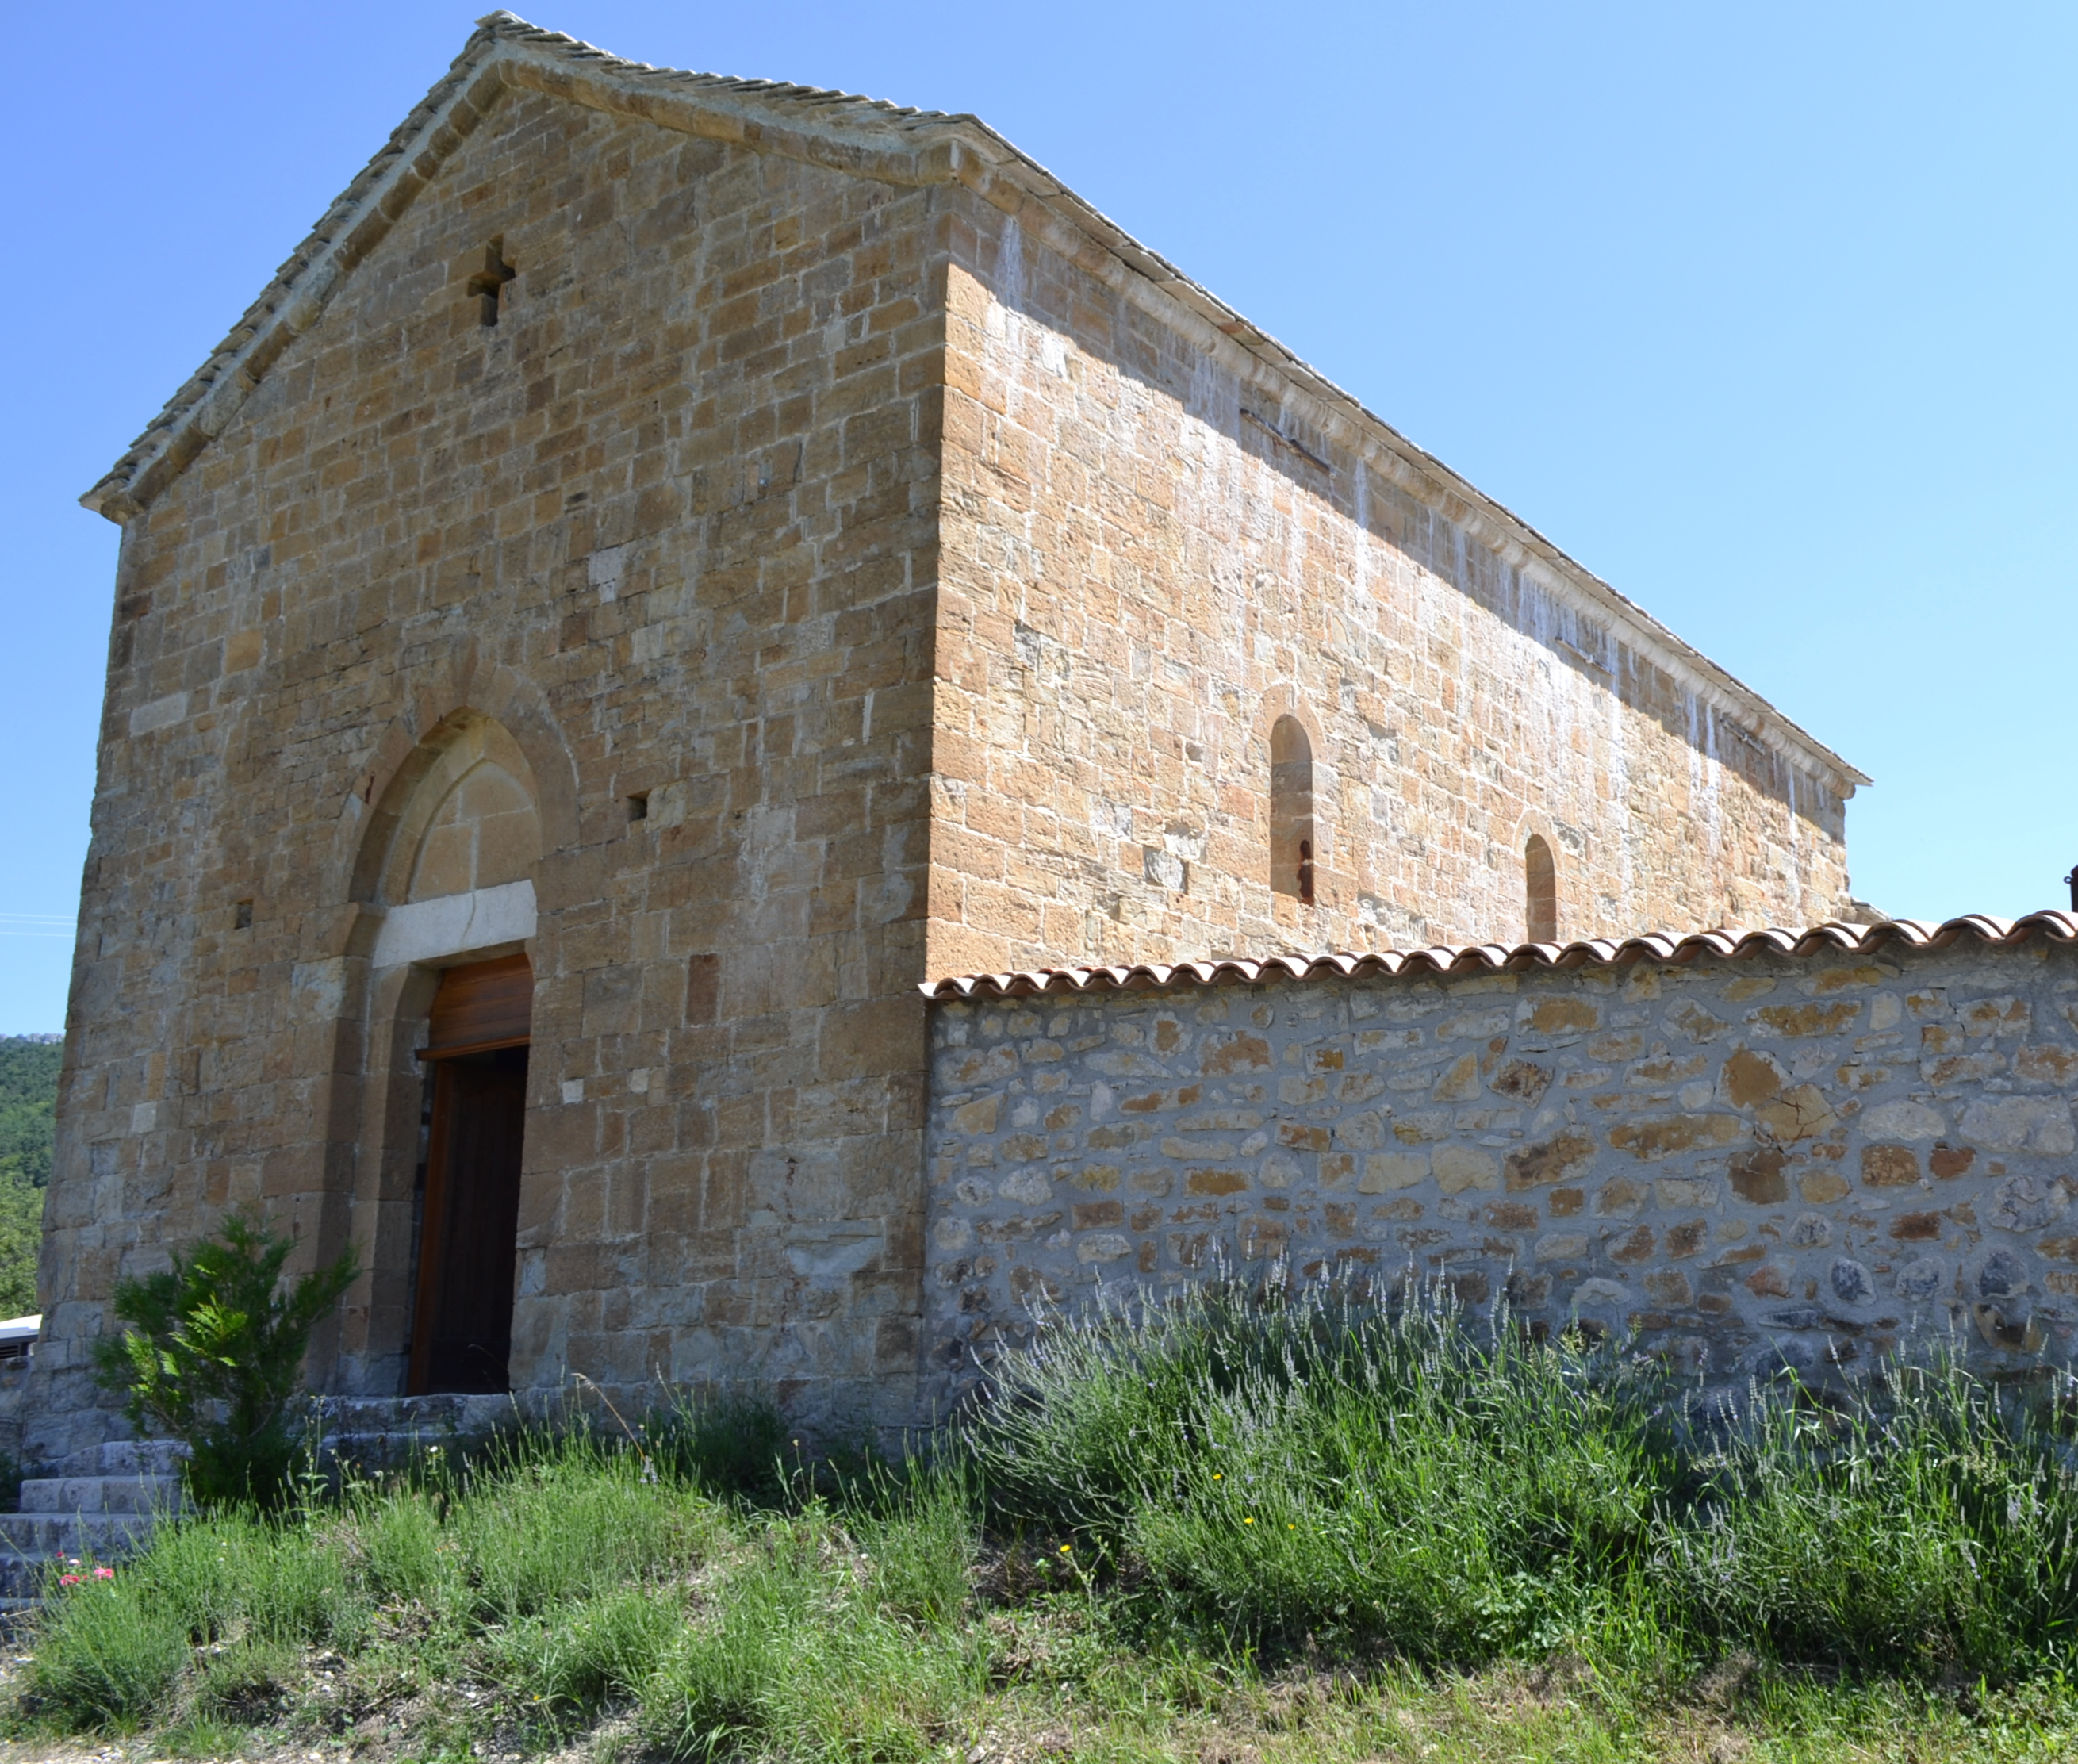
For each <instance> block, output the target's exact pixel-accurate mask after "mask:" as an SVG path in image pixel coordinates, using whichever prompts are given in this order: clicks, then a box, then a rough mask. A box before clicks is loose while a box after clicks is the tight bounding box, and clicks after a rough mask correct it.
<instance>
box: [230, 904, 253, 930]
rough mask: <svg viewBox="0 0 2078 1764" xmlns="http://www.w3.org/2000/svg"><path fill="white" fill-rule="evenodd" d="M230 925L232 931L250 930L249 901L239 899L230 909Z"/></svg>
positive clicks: (250, 911) (250, 909) (250, 907)
mask: <svg viewBox="0 0 2078 1764" xmlns="http://www.w3.org/2000/svg"><path fill="white" fill-rule="evenodd" d="M231 925H232V929H233V930H234V931H250V930H251V929H252V902H251V901H249V900H241V901H239V902H237V903H236V904H235V905H234V907H232V915H231Z"/></svg>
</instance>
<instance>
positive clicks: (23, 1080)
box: [0, 1036, 65, 1317]
mask: <svg viewBox="0 0 2078 1764" xmlns="http://www.w3.org/2000/svg"><path fill="white" fill-rule="evenodd" d="M64 1051H65V1050H64V1049H63V1047H62V1045H61V1044H60V1043H59V1042H57V1041H56V1040H43V1039H41V1038H40V1037H38V1036H0V1316H8V1317H14V1316H21V1315H23V1313H24V1312H31V1311H34V1310H35V1308H36V1248H37V1244H38V1241H39V1240H40V1237H41V1236H42V1232H43V1223H44V1187H45V1186H46V1185H47V1184H48V1182H50V1179H51V1152H52V1145H53V1144H54V1141H55V1128H56V1116H57V1102H58V1067H59V1065H60V1062H61V1060H62V1059H63V1057H64Z"/></svg>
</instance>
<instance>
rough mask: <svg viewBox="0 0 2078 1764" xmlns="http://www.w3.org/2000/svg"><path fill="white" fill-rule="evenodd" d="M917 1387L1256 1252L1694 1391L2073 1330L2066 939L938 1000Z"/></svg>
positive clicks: (2076, 1169)
mask: <svg viewBox="0 0 2078 1764" xmlns="http://www.w3.org/2000/svg"><path fill="white" fill-rule="evenodd" d="M931 1043H932V1095H931V1114H930V1125H929V1129H928V1148H927V1150H928V1158H929V1169H930V1233H929V1249H928V1278H927V1282H926V1291H927V1299H926V1303H927V1306H928V1315H927V1329H928V1338H929V1352H930V1357H931V1362H932V1366H933V1377H934V1379H935V1380H936V1386H935V1387H936V1388H937V1390H938V1391H940V1392H941V1395H942V1394H943V1393H944V1392H945V1391H946V1390H947V1389H948V1388H949V1387H951V1386H956V1385H957V1384H958V1382H960V1381H961V1380H962V1378H965V1377H966V1376H969V1375H970V1374H971V1372H972V1370H973V1367H974V1365H975V1363H976V1362H977V1361H978V1360H985V1359H986V1357H987V1355H988V1353H990V1352H991V1348H992V1346H993V1345H995V1344H996V1343H998V1342H999V1341H1004V1340H1006V1339H1016V1338H1017V1337H1020V1336H1022V1335H1023V1334H1024V1332H1026V1331H1028V1330H1029V1328H1030V1327H1031V1321H1032V1318H1033V1315H1034V1313H1035V1311H1037V1310H1039V1309H1041V1308H1043V1307H1048V1306H1054V1305H1074V1304H1076V1303H1083V1302H1087V1301H1088V1300H1089V1299H1091V1296H1092V1295H1093V1294H1094V1293H1095V1291H1096V1290H1097V1289H1098V1288H1099V1287H1108V1288H1111V1289H1112V1290H1113V1291H1115V1292H1116V1291H1120V1290H1121V1289H1123V1290H1127V1291H1131V1290H1151V1291H1160V1290H1162V1289H1163V1288H1166V1287H1175V1286H1176V1285H1178V1284H1179V1283H1183V1282H1192V1281H1199V1280H1203V1279H1204V1278H1206V1277H1207V1276H1208V1274H1209V1273H1211V1272H1212V1270H1215V1269H1216V1268H1217V1267H1220V1266H1225V1267H1226V1268H1228V1269H1229V1270H1237V1271H1238V1270H1246V1269H1249V1268H1251V1267H1260V1266H1262V1265H1263V1264H1265V1263H1268V1262H1271V1261H1275V1260H1277V1259H1278V1258H1283V1259H1284V1260H1285V1261H1287V1262H1288V1265H1289V1267H1290V1270H1291V1273H1292V1274H1295V1275H1296V1276H1298V1277H1300V1278H1315V1277H1318V1276H1321V1275H1322V1274H1327V1273H1329V1272H1330V1271H1333V1270H1342V1271H1343V1272H1346V1273H1348V1274H1352V1275H1354V1276H1357V1277H1359V1278H1370V1279H1371V1280H1373V1281H1375V1282H1383V1283H1384V1285H1385V1286H1387V1287H1390V1286H1392V1285H1393V1284H1396V1283H1397V1282H1401V1281H1403V1280H1404V1279H1406V1278H1410V1277H1412V1278H1421V1279H1429V1278H1433V1279H1437V1280H1442V1281H1444V1282H1447V1283H1448V1285H1449V1286H1450V1287H1451V1288H1452V1289H1454V1291H1455V1293H1456V1294H1457V1295H1458V1297H1459V1298H1461V1299H1463V1300H1464V1301H1465V1302H1466V1303H1468V1304H1473V1305H1486V1304H1488V1303H1492V1302H1493V1301H1496V1300H1499V1299H1502V1298H1503V1297H1504V1296H1505V1298H1506V1299H1507V1301H1508V1304H1509V1305H1510V1306H1511V1307H1512V1308H1513V1311H1514V1312H1516V1313H1517V1314H1518V1315H1519V1316H1521V1318H1523V1319H1524V1320H1525V1321H1526V1322H1528V1323H1529V1324H1532V1325H1533V1326H1542V1327H1544V1328H1557V1327H1561V1326H1563V1325H1564V1324H1567V1322H1569V1321H1571V1320H1575V1319H1579V1320H1586V1321H1587V1322H1588V1323H1589V1324H1592V1325H1596V1326H1600V1327H1603V1328H1610V1329H1614V1330H1619V1331H1634V1332H1636V1334H1637V1337H1638V1340H1639V1341H1641V1343H1642V1345H1644V1346H1645V1347H1646V1349H1650V1350H1652V1351H1654V1352H1656V1353H1663V1354H1665V1355H1666V1356H1667V1357H1669V1358H1671V1360H1673V1361H1674V1362H1677V1363H1678V1364H1680V1366H1684V1367H1686V1368H1689V1369H1691V1370H1696V1371H1699V1372H1701V1373H1704V1374H1707V1375H1709V1376H1712V1377H1714V1378H1730V1377H1733V1376H1735V1375H1738V1374H1742V1373H1743V1372H1745V1371H1746V1370H1752V1369H1755V1368H1763V1367H1767V1366H1775V1365H1779V1364H1780V1363H1781V1362H1784V1361H1787V1362H1790V1363H1792V1364H1794V1365H1795V1366H1799V1367H1801V1368H1805V1369H1823V1368H1824V1367H1826V1366H1830V1365H1840V1364H1846V1363H1852V1362H1857V1361H1865V1360H1866V1359H1867V1357H1870V1356H1872V1355H1876V1354H1880V1353H1882V1352H1883V1351H1884V1349H1887V1348H1889V1347H1891V1346H1892V1345H1895V1344H1896V1343H1898V1342H1900V1341H1901V1340H1903V1339H1904V1338H1905V1337H1908V1336H1909V1335H1910V1334H1912V1333H1913V1332H1915V1331H1917V1332H1926V1331H1928V1330H1946V1329H1947V1328H1950V1327H1951V1326H1952V1327H1953V1328H1956V1329H1958V1330H1959V1331H1960V1332H1962V1333H1963V1336H1964V1337H1965V1338H1966V1339H1967V1342H1968V1344H1969V1345H1970V1346H1971V1348H1972V1349H1973V1350H1974V1351H1975V1352H1976V1353H1979V1354H1980V1355H1981V1356H1983V1357H1985V1358H1986V1359H1988V1361H1990V1362H1992V1363H1995V1364H1997V1365H2000V1366H2018V1365H2023V1364H2027V1363H2030V1362H2033V1361H2034V1360H2035V1359H2037V1358H2038V1357H2040V1356H2043V1355H2045V1354H2046V1355H2050V1356H2053V1357H2064V1356H2067V1355H2068V1353H2070V1351H2071V1348H2072V1341H2073V1335H2074V1330H2078V1212H2074V1211H2072V1199H2073V1198H2074V1196H2078V1156H2074V1149H2078V1141H2074V1136H2073V1124H2072V1100H2073V1095H2074V1093H2078V948H2072V947H2069V946H2056V945H2045V944H2044V943H2043V942H2042V941H2040V940H2036V941H2034V942H2030V943H2028V944H2026V945H2022V947H2020V948H2018V949H2011V950H2004V951H2001V950H1995V949H1987V948H1986V947H1984V945H1980V944H1976V943H1975V942H1973V941H1972V940H1970V939H1967V938H1966V939H1964V940H1963V941H1962V942H1960V943H1959V944H1957V945H1952V946H1951V947H1950V948H1949V949H1947V950H1945V951H1942V952H1939V953H1926V952H1922V953H1909V952H1901V951H1896V950H1894V949H1892V950H1886V951H1885V952H1884V953H1880V954H1877V955H1875V956H1871V957H1854V958H1852V959H1850V960H1846V961H1842V960H1840V959H1838V958H1837V957H1836V958H1834V959H1832V960H1826V959H1823V958H1809V957H1748V958H1744V959H1738V960H1716V959H1705V960H1700V961H1696V962H1695V963H1694V964H1693V965H1662V964H1659V963H1654V962H1641V963H1638V964H1637V965H1632V966H1629V967H1623V968H1617V967H1592V966H1591V967H1586V968H1581V969H1577V970H1532V971H1527V972H1522V973H1509V972H1503V973H1497V974H1485V975H1475V976H1468V977H1466V978H1433V977H1432V978H1419V979H1417V978H1407V977H1404V976H1401V977H1395V978H1387V977H1379V978H1339V977H1336V978H1312V979H1308V980H1307V981H1305V982H1280V983H1276V984H1268V985H1262V984H1258V985H1231V986H1229V985H1220V986H1195V985H1192V986H1178V987H1174V988H1171V989H1168V990H1149V991H1104V992H1091V993H1087V994H1083V995H1072V996H1068V995H1040V996H1033V997H1027V998H1022V999H1016V998H1013V999H995V1000H993V1001H989V1002H983V1001H981V1000H974V1001H963V1002H957V1003H938V1004H936V1005H934V1006H933V1028H932V1037H931Z"/></svg>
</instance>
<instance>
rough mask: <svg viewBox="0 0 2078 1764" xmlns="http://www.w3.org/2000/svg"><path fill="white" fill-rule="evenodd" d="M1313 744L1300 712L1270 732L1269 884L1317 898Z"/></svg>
mask: <svg viewBox="0 0 2078 1764" xmlns="http://www.w3.org/2000/svg"><path fill="white" fill-rule="evenodd" d="M1316 849H1317V847H1316V844H1315V843H1314V835H1313V744H1312V742H1311V741H1310V740H1308V739H1307V737H1306V731H1305V728H1304V725H1303V724H1300V721H1299V719H1298V718H1296V717H1295V716H1281V717H1279V719H1277V722H1276V724H1275V727H1274V728H1271V732H1270V886H1271V887H1272V888H1273V889H1274V890H1276V892H1277V893H1279V894H1280V895H1290V896H1291V898H1292V899H1295V900H1297V901H1300V902H1301V903H1304V904H1305V905H1307V906H1311V905H1312V902H1313V865H1314V857H1313V854H1314V853H1315V851H1316Z"/></svg>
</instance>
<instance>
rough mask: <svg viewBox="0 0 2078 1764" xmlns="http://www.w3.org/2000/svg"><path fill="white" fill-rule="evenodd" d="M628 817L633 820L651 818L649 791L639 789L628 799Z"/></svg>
mask: <svg viewBox="0 0 2078 1764" xmlns="http://www.w3.org/2000/svg"><path fill="white" fill-rule="evenodd" d="M628 819H629V820H630V821H631V822H632V821H646V820H647V819H649V791H647V790H637V791H636V793H635V794H633V795H632V796H631V797H629V798H628Z"/></svg>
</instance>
